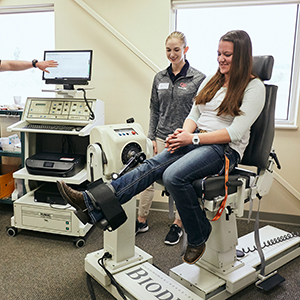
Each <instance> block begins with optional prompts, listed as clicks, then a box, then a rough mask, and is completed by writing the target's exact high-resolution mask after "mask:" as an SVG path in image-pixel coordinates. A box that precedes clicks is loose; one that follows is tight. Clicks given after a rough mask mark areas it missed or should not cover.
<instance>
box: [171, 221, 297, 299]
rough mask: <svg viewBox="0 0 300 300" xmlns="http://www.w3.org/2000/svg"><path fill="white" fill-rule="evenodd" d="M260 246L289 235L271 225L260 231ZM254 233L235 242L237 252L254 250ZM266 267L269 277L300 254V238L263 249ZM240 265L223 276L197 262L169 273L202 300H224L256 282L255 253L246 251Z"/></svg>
mask: <svg viewBox="0 0 300 300" xmlns="http://www.w3.org/2000/svg"><path fill="white" fill-rule="evenodd" d="M259 233H260V239H261V243H262V244H263V243H264V242H267V241H270V240H275V239H277V238H280V237H284V236H288V235H289V233H288V232H285V231H283V230H280V229H277V228H275V227H272V226H265V227H263V228H261V229H260V230H259ZM254 245H255V242H254V232H252V233H249V234H247V235H245V236H243V237H241V238H239V239H238V246H237V249H239V250H242V249H244V250H245V252H248V251H249V249H250V250H253V249H254V248H253V246H254ZM263 252H264V255H265V260H266V268H265V273H266V274H269V273H271V272H273V271H274V270H276V269H277V268H279V267H281V266H282V265H284V264H286V263H287V262H289V261H291V260H292V259H294V258H296V257H297V256H299V255H300V237H298V236H295V237H291V238H288V239H285V240H284V241H281V242H278V243H274V244H273V245H271V246H269V247H265V248H264V249H263ZM237 263H239V264H240V266H239V267H238V268H237V267H236V266H232V272H226V274H223V272H222V270H219V272H218V271H217V270H216V268H214V267H210V265H209V264H208V263H206V262H205V261H203V260H199V261H198V263H197V264H195V265H188V264H185V263H183V264H181V265H179V266H176V267H174V268H172V269H171V270H170V274H169V275H170V277H172V278H173V279H175V280H177V281H178V282H180V283H181V284H183V285H184V286H186V287H188V288H189V289H190V290H191V291H192V292H194V293H195V294H197V295H199V296H200V297H201V299H214V300H219V299H220V300H221V299H227V298H229V297H231V296H232V295H234V294H235V293H237V292H239V291H240V290H242V289H244V288H245V287H247V286H249V285H251V284H253V283H255V282H256V281H258V275H259V273H260V270H261V269H260V263H261V262H260V258H259V254H258V252H257V251H253V252H251V251H249V252H248V253H246V255H245V256H244V257H243V258H240V259H238V261H237Z"/></svg>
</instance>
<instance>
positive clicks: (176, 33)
mask: <svg viewBox="0 0 300 300" xmlns="http://www.w3.org/2000/svg"><path fill="white" fill-rule="evenodd" d="M172 38H176V39H179V40H181V41H182V43H183V46H184V48H185V47H186V46H187V40H186V37H185V35H184V33H182V32H180V31H173V32H171V33H170V34H169V35H168V36H167V38H166V42H165V44H166V43H167V41H168V40H169V39H172Z"/></svg>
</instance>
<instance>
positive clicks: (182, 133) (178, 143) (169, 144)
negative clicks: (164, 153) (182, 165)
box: [166, 128, 193, 153]
mask: <svg viewBox="0 0 300 300" xmlns="http://www.w3.org/2000/svg"><path fill="white" fill-rule="evenodd" d="M192 139H193V134H192V133H190V132H188V131H187V130H186V129H183V128H178V129H176V130H175V131H174V133H172V134H170V135H169V136H168V137H167V139H166V148H167V149H168V151H170V152H171V153H173V152H174V151H175V150H176V149H178V148H180V147H183V146H186V145H189V144H191V143H192Z"/></svg>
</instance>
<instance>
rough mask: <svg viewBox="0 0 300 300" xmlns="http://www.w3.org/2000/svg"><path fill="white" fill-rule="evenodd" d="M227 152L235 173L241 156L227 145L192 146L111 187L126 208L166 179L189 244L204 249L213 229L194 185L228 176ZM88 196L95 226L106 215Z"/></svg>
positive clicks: (143, 166) (146, 163)
mask: <svg viewBox="0 0 300 300" xmlns="http://www.w3.org/2000/svg"><path fill="white" fill-rule="evenodd" d="M224 152H226V155H227V157H228V159H229V161H230V170H231V169H233V167H234V166H235V165H236V164H237V163H238V161H239V154H238V153H237V152H236V151H234V150H233V149H231V148H230V147H229V146H228V145H227V144H224V145H223V144H222V145H188V146H185V147H182V148H179V149H178V150H176V151H175V152H174V153H172V154H171V153H170V152H168V151H167V150H164V151H163V152H161V153H160V154H157V155H155V156H154V157H152V158H150V159H147V160H145V161H144V163H142V164H141V165H139V166H138V167H137V168H135V169H133V170H132V171H130V172H128V173H126V174H125V175H123V176H122V177H120V178H118V179H117V180H115V181H112V182H111V183H109V184H108V185H109V186H110V187H111V188H112V190H113V191H114V192H115V195H116V197H117V198H118V199H119V201H120V203H121V204H123V203H126V202H127V201H129V200H130V199H131V198H132V197H133V196H135V195H137V194H139V193H140V192H142V191H143V190H145V189H146V188H147V187H148V186H150V185H151V184H152V183H153V182H155V181H156V180H161V179H162V180H163V182H164V185H165V187H166V189H167V191H168V192H169V193H170V194H171V196H172V197H173V199H174V201H175V203H176V208H177V210H178V213H179V215H180V218H181V220H182V223H183V226H184V228H185V231H186V233H187V237H188V244H189V245H190V246H200V245H201V244H203V243H205V242H206V240H207V239H208V236H209V234H210V229H211V225H210V223H209V221H208V219H207V218H206V215H205V212H204V211H203V210H202V209H201V207H200V204H199V200H198V197H197V195H196V192H195V190H194V188H193V186H192V183H193V181H195V180H196V179H199V178H204V177H206V176H209V175H214V174H222V173H224V161H225V159H224ZM84 196H85V201H86V205H87V207H88V210H89V213H90V216H91V219H92V220H93V222H95V221H98V220H100V219H101V218H102V213H101V212H100V211H99V210H97V209H95V208H94V207H93V205H92V203H91V201H90V199H89V197H87V195H86V193H84Z"/></svg>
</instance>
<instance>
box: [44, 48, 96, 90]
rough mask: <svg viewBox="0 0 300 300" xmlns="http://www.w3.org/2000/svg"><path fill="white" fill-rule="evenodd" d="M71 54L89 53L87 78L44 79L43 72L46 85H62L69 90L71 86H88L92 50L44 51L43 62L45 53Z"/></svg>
mask: <svg viewBox="0 0 300 300" xmlns="http://www.w3.org/2000/svg"><path fill="white" fill-rule="evenodd" d="M62 52H66V53H70V52H71V53H73V52H89V53H90V72H89V77H87V78H83V77H78V78H76V77H63V78H45V72H43V80H45V83H46V84H63V85H64V86H66V87H68V89H70V86H73V85H88V84H89V81H90V80H91V78H92V61H93V50H45V51H44V60H46V55H47V53H62Z"/></svg>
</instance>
